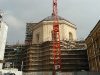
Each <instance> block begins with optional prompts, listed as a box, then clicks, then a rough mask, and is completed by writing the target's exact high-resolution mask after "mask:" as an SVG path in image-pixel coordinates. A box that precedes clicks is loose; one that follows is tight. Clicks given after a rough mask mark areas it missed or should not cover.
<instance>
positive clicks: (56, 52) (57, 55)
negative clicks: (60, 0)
mask: <svg viewBox="0 0 100 75" xmlns="http://www.w3.org/2000/svg"><path fill="white" fill-rule="evenodd" d="M52 16H53V21H54V22H53V33H52V34H53V37H52V39H53V58H54V74H55V73H56V72H57V71H61V69H62V65H61V50H60V31H59V23H58V10H57V0H53V13H52Z"/></svg>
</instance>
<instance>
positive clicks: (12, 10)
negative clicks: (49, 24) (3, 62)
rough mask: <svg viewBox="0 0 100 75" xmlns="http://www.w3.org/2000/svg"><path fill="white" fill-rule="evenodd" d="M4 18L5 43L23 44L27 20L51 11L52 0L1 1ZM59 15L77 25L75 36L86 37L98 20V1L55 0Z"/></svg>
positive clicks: (42, 17) (38, 18)
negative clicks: (7, 27) (17, 42)
mask: <svg viewBox="0 0 100 75" xmlns="http://www.w3.org/2000/svg"><path fill="white" fill-rule="evenodd" d="M0 9H1V10H2V11H3V12H4V16H3V20H4V21H5V22H6V23H7V24H8V25H9V29H8V35H7V42H9V43H10V44H13V43H15V42H16V41H18V40H19V41H20V43H24V40H25V29H26V23H29V22H39V21H41V20H42V19H44V18H46V17H47V16H50V15H51V13H52V0H0ZM58 15H59V16H61V17H63V18H65V19H66V20H68V21H70V22H71V23H73V24H75V25H76V26H77V38H78V39H80V38H84V39H85V38H86V37H87V36H88V34H89V33H90V31H91V30H92V29H93V27H94V26H95V25H96V24H97V22H98V21H99V19H100V0H58Z"/></svg>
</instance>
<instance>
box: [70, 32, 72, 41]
mask: <svg viewBox="0 0 100 75" xmlns="http://www.w3.org/2000/svg"><path fill="white" fill-rule="evenodd" d="M69 40H71V41H73V34H72V33H71V32H69Z"/></svg>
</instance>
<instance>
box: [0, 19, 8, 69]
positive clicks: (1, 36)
mask: <svg viewBox="0 0 100 75" xmlns="http://www.w3.org/2000/svg"><path fill="white" fill-rule="evenodd" d="M7 31H8V26H7V25H6V24H5V23H4V22H3V21H2V20H1V21H0V60H3V59H4V52H5V44H6V38H7ZM1 68H2V63H0V69H1Z"/></svg>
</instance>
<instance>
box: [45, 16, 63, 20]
mask: <svg viewBox="0 0 100 75" xmlns="http://www.w3.org/2000/svg"><path fill="white" fill-rule="evenodd" d="M43 20H53V16H48V17H46V18H45V19H43ZM58 20H65V19H64V18H62V17H60V16H58Z"/></svg>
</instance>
